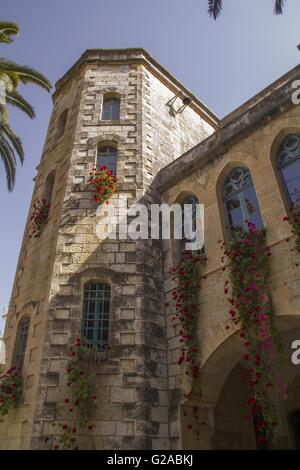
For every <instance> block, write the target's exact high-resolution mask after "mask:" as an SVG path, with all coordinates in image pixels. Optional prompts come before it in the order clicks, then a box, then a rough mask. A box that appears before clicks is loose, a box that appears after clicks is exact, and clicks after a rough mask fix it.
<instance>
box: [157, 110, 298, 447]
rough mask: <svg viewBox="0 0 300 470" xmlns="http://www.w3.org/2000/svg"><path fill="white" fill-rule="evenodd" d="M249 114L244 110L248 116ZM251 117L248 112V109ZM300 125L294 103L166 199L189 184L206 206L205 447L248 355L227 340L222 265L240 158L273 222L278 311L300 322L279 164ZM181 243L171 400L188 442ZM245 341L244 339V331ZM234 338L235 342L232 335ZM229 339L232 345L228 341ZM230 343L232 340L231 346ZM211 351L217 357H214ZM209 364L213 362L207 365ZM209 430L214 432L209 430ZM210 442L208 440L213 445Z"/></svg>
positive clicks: (171, 248) (169, 253)
mask: <svg viewBox="0 0 300 470" xmlns="http://www.w3.org/2000/svg"><path fill="white" fill-rule="evenodd" d="M242 119H243V118H242ZM244 119H247V114H245V116H244ZM299 130H300V110H299V106H294V107H293V108H292V109H290V110H289V111H288V112H286V113H284V114H282V115H281V116H280V117H278V118H276V119H274V120H272V121H268V122H266V124H265V125H264V126H263V127H261V128H260V129H258V130H256V131H255V132H253V133H252V134H251V135H249V136H248V137H246V138H243V139H242V140H241V141H240V142H239V143H237V144H235V145H233V146H231V147H229V148H228V149H227V151H226V152H225V153H224V154H223V155H222V156H220V157H218V158H212V159H211V160H210V161H209V162H208V163H207V164H205V165H204V166H203V168H201V169H199V170H198V171H197V172H195V173H194V174H192V175H191V176H190V177H188V178H184V179H182V180H181V181H180V183H179V184H176V185H174V186H173V187H172V188H170V189H169V190H167V191H166V192H165V193H164V194H163V200H164V201H165V202H167V203H168V204H172V203H174V201H176V200H177V198H178V197H179V196H180V194H182V193H184V192H186V191H188V192H190V193H194V194H195V195H196V196H197V197H198V200H199V201H200V203H202V204H204V207H205V251H206V255H207V257H208V263H207V265H206V267H205V270H204V272H203V274H204V275H205V278H204V279H203V280H202V283H201V286H202V288H201V292H200V309H199V320H198V329H197V331H198V337H199V343H200V347H201V362H202V364H203V366H202V367H203V372H202V394H203V401H202V403H201V406H202V410H203V413H204V412H205V410H207V412H208V414H210V416H211V419H210V424H208V421H206V424H207V426H208V427H207V426H204V427H203V433H204V434H203V436H202V437H203V442H206V444H204V447H203V448H210V447H207V446H211V445H212V442H210V443H209V444H207V439H206V437H205V436H207V435H208V434H210V435H211V436H212V435H213V434H214V419H213V416H214V409H215V406H216V405H217V400H218V396H219V393H220V392H221V390H222V387H223V385H224V383H225V380H226V378H227V377H228V375H229V374H230V371H231V370H232V367H233V366H234V365H236V364H237V363H238V362H239V361H240V359H241V357H242V352H241V351H242V350H241V348H240V347H233V346H232V345H231V346H230V347H228V348H227V346H226V344H227V340H228V339H229V338H232V330H227V329H226V325H227V324H228V323H229V315H228V305H227V304H226V299H225V295H224V280H225V276H226V274H225V273H223V272H222V269H221V268H222V263H221V250H220V248H219V245H218V240H222V239H224V237H226V230H225V226H226V223H225V220H224V215H223V214H224V212H223V203H222V198H221V188H222V184H223V182H224V180H225V178H226V176H227V175H228V173H229V172H230V171H231V169H233V168H234V167H236V166H246V167H248V168H249V170H250V172H251V175H252V178H253V181H254V186H255V189H256V193H257V198H258V201H259V205H260V210H261V214H262V218H263V221H264V224H265V227H266V228H267V242H268V244H269V245H270V246H271V247H272V252H273V256H272V257H271V260H270V263H271V295H272V301H273V304H274V308H275V312H276V314H277V315H278V317H279V316H280V318H281V317H282V319H283V323H284V324H288V323H287V322H288V321H292V320H289V318H290V319H293V318H294V319H295V320H293V321H294V322H295V324H296V323H297V319H298V323H297V324H298V325H299V319H300V318H299V316H300V290H299V282H300V267H299V266H300V263H299V261H300V259H299V255H297V253H295V252H294V251H291V249H292V247H293V238H291V239H290V241H287V239H288V237H290V235H291V229H290V227H289V224H287V223H286V222H284V221H283V217H284V216H285V215H286V209H287V206H286V200H285V197H284V192H283V190H282V186H281V184H280V182H279V178H278V177H277V175H276V170H275V156H276V150H277V149H278V146H279V145H280V142H281V141H282V140H283V139H284V137H285V136H287V135H288V134H289V133H292V132H299ZM177 262H178V250H177V248H176V244H170V243H169V242H168V241H165V243H164V284H165V302H166V303H169V304H170V307H168V308H167V324H168V370H169V393H170V394H171V396H173V397H175V398H174V400H173V401H172V404H171V411H170V427H171V443H172V446H173V448H181V446H182V442H188V441H189V438H188V432H189V431H188V430H187V427H186V425H184V424H182V422H181V417H180V409H181V407H182V406H183V405H184V406H186V405H188V403H186V401H185V400H184V398H183V393H182V392H183V391H184V390H188V384H187V383H186V380H185V379H184V375H183V367H182V366H179V365H178V364H177V360H178V357H179V348H180V343H179V339H180V336H179V331H180V329H181V327H180V324H177V325H176V328H175V329H174V328H173V324H174V322H173V321H172V317H173V311H172V298H171V291H172V288H173V287H174V285H173V284H172V281H171V279H170V276H169V274H168V269H169V267H171V266H173V265H175V264H177ZM237 341H238V342H239V343H240V341H239V338H237ZM232 344H233V343H232ZM223 345H224V347H223ZM225 346H226V347H225ZM210 358H212V359H211V361H210ZM206 364H209V365H208V366H207V367H206ZM190 406H193V404H190ZM205 433H206V434H205ZM205 446H206V447H205Z"/></svg>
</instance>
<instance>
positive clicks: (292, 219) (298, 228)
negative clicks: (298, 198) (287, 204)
mask: <svg viewBox="0 0 300 470" xmlns="http://www.w3.org/2000/svg"><path fill="white" fill-rule="evenodd" d="M283 220H284V221H286V222H289V223H290V225H291V227H292V233H293V235H294V237H295V249H296V250H297V251H298V253H300V206H299V204H297V205H295V206H293V207H291V208H290V210H289V215H287V216H285V217H284V219H283Z"/></svg>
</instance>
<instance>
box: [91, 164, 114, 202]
mask: <svg viewBox="0 0 300 470" xmlns="http://www.w3.org/2000/svg"><path fill="white" fill-rule="evenodd" d="M89 184H90V185H92V186H93V188H94V196H93V197H94V200H95V201H96V202H97V203H98V204H99V205H101V204H104V202H105V203H106V204H108V200H109V199H110V198H111V197H112V196H113V195H114V194H115V193H116V192H117V178H116V177H115V176H114V175H113V173H112V172H111V171H109V170H108V168H107V166H105V165H104V166H99V165H95V166H94V167H93V169H92V171H91V172H90V179H89Z"/></svg>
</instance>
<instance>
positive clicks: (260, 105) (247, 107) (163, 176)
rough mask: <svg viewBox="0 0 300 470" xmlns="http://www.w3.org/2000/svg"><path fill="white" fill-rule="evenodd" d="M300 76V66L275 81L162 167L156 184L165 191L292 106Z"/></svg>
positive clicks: (161, 190)
mask: <svg viewBox="0 0 300 470" xmlns="http://www.w3.org/2000/svg"><path fill="white" fill-rule="evenodd" d="M299 79H300V65H298V66H296V67H295V68H293V69H292V70H290V71H289V72H288V73H287V74H285V75H283V76H282V77H281V78H279V79H278V80H276V81H275V82H273V83H272V84H271V85H270V86H268V87H267V88H265V89H264V90H262V91H261V92H260V93H258V94H257V95H255V96H254V97H253V98H251V99H250V100H248V101H247V102H246V103H244V104H243V105H242V106H240V107H238V108H237V109H236V110H235V111H233V112H232V113H230V114H229V115H228V116H226V117H225V118H224V119H223V120H221V122H220V128H219V129H218V130H217V131H216V132H215V133H214V134H212V135H211V136H210V137H208V138H207V139H205V140H203V141H202V142H200V143H199V144H198V145H196V146H195V147H193V148H192V149H191V150H189V151H188V152H186V153H185V154H183V155H182V156H181V157H179V158H177V159H176V160H174V161H173V162H172V163H170V164H169V165H167V166H166V167H165V168H163V169H162V170H161V171H160V173H158V175H157V176H156V178H155V180H154V183H153V185H154V186H155V188H156V189H157V190H158V191H159V192H160V193H163V192H164V191H166V190H167V189H169V188H170V187H172V186H173V185H175V184H176V183H178V182H179V181H181V180H182V179H183V178H185V177H188V176H189V175H191V174H192V173H193V172H195V171H197V170H199V169H200V168H202V167H204V166H205V165H206V164H207V163H208V162H209V161H211V160H213V159H215V158H217V157H219V156H221V155H222V154H224V153H225V152H226V151H228V149H229V148H230V147H231V146H232V145H234V144H235V143H237V142H238V141H239V140H241V139H242V138H245V137H246V136H248V135H250V134H251V133H252V132H254V131H255V130H256V129H257V128H259V127H261V126H264V125H265V124H266V123H267V122H269V121H271V120H273V119H275V118H276V117H278V116H279V115H280V114H282V113H284V112H285V111H287V110H288V109H290V108H291V107H293V106H295V105H294V104H293V103H292V93H293V92H294V91H295V90H294V89H293V88H292V86H291V85H292V83H293V82H294V81H295V80H299Z"/></svg>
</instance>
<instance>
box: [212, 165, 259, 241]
mask: <svg viewBox="0 0 300 470" xmlns="http://www.w3.org/2000/svg"><path fill="white" fill-rule="evenodd" d="M237 168H245V169H247V170H248V171H249V173H250V176H251V178H252V185H251V186H253V188H254V190H255V195H256V199H257V203H258V208H259V212H260V216H261V220H262V227H264V218H263V213H262V210H261V205H260V201H259V197H258V194H257V191H256V185H255V181H254V178H253V176H252V171H251V167H250V166H249V165H245V163H243V162H238V161H234V162H230V163H228V164H227V165H226V166H225V167H224V168H223V169H222V171H221V173H220V174H219V177H218V180H217V184H216V192H217V202H218V206H219V215H220V220H221V227H222V233H223V239H224V240H225V241H226V242H228V241H229V240H230V239H231V230H230V227H229V220H228V214H227V208H226V205H225V203H226V200H224V197H223V191H224V185H225V184H226V181H227V179H228V177H229V176H230V174H231V173H232V172H233V171H234V170H235V169H237Z"/></svg>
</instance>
